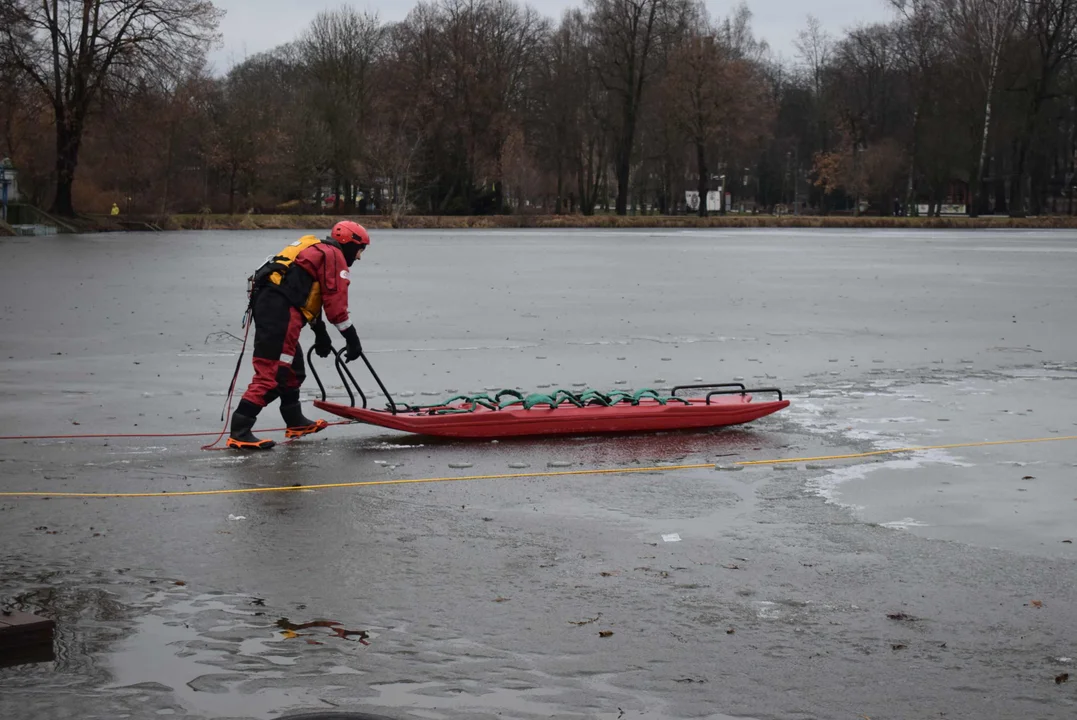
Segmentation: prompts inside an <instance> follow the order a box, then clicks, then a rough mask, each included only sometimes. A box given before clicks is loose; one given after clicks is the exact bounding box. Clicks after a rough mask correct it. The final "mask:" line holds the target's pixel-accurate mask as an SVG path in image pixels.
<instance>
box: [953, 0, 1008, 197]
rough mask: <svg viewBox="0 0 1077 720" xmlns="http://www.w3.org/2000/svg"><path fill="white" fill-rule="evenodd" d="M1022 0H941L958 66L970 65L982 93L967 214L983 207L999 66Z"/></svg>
mask: <svg viewBox="0 0 1077 720" xmlns="http://www.w3.org/2000/svg"><path fill="white" fill-rule="evenodd" d="M1022 2H1023V0H942V6H943V11H944V13H945V18H946V21H947V24H948V26H949V27H948V30H949V33H948V34H949V36H950V38H951V39H952V41H953V42H954V46H953V51H954V53H955V55H958V58H956V59H957V60H958V62H957V63H956V65H957V67H961V66H966V67H971V68H972V78H973V80H974V82H975V83H976V85H977V86H978V87H979V89H980V92H982V94H983V130H982V132H981V133H980V142H979V153H978V156H977V159H976V169H975V172H974V173H973V175H972V178H971V180H972V182H971V183H970V185H971V195H972V197H971V203H970V204H969V215H971V216H973V217H976V216H977V215H979V213H980V211H981V209H982V208H983V193H982V191H981V185H982V182H983V176H984V167H985V164H986V162H987V146H988V137H989V135H990V133H991V116H992V110H993V106H994V100H995V89H996V86H997V83H998V77H999V70H1000V67H1001V64H1002V59H1003V53H1004V51H1005V49H1006V46H1007V44H1009V43H1011V42H1012V40H1013V36H1014V31H1015V29H1016V26H1017V21H1018V18H1019V17H1020V14H1021V4H1022Z"/></svg>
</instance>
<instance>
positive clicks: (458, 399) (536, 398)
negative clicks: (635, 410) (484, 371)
mask: <svg viewBox="0 0 1077 720" xmlns="http://www.w3.org/2000/svg"><path fill="white" fill-rule="evenodd" d="M642 400H654V401H655V402H657V403H658V404H659V405H666V404H668V403H670V402H679V403H681V404H684V405H690V404H691V403H690V402H689V401H688V400H685V399H684V398H679V397H674V396H666V397H663V396H662V395H660V394H659V393H658V391H656V390H652V389H651V388H641V389H639V390H636V391H635V392H626V391H624V390H614V391H613V392H610V393H603V392H599V391H598V390H584V391H582V392H579V393H574V392H572V391H570V390H565V389H564V388H558V389H557V390H554V391H553V392H549V393H537V392H536V393H522V392H520V391H518V390H511V389H508V388H506V389H504V390H498V391H497V392H496V393H494V395H493V397H490V395H488V394H486V393H479V394H477V395H454V396H453V397H451V398H449V399H448V400H445V401H444V402H440V403H436V404H433V405H405V406H403V408H402V409H403V411H404V412H425V413H429V414H431V415H456V414H460V413H471V412H475V411H476V410H477V409H479V408H480V407H481V408H486V409H487V410H507V409H509V408H514V407H517V406H520V407H523V409H524V410H531V409H532V408H536V407H537V408H548V409H551V410H554V409H556V408H558V407H560V406H562V405H571V406H573V407H579V408H582V407H588V406H601V407H613V406H615V405H633V406H635V405H639V404H640V401H642ZM457 403H459V404H457Z"/></svg>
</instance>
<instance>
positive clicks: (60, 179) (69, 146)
mask: <svg viewBox="0 0 1077 720" xmlns="http://www.w3.org/2000/svg"><path fill="white" fill-rule="evenodd" d="M56 114H57V119H56V196H55V197H54V198H53V201H52V212H53V214H55V215H60V216H62V217H75V206H74V203H73V199H72V195H71V188H72V186H73V185H74V183H75V168H76V167H77V166H78V162H79V142H80V140H81V135H82V133H81V128H79V127H78V126H77V125H78V123H77V121H74V120H72V121H70V122H69V120H68V118H67V116H66V115H65V114H64V111H63V110H62V109H60V108H56Z"/></svg>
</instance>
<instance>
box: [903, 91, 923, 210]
mask: <svg viewBox="0 0 1077 720" xmlns="http://www.w3.org/2000/svg"><path fill="white" fill-rule="evenodd" d="M919 135H920V108H919V107H917V108H916V110H914V111H913V113H912V148H911V149H910V150H909V179H908V182H907V183H906V185H905V214H906V215H915V214H916V212H915V209H914V210H913V212H911V213H910V212H909V208H915V207H916V205H915V204H914V203H915V200H916V151H917V146H918V145H919V143H918V142H917V141H918V140H919Z"/></svg>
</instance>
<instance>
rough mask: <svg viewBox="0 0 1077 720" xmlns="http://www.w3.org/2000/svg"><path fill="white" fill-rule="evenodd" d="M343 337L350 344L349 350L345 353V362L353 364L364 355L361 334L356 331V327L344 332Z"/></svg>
mask: <svg viewBox="0 0 1077 720" xmlns="http://www.w3.org/2000/svg"><path fill="white" fill-rule="evenodd" d="M341 336H343V338H344V340H345V341H347V343H348V349H347V351H346V352H345V353H344V359H345V360H347V361H348V362H351V361H352V360H354V359H355V358H357V357H359V356H360V355H362V354H363V346H362V345H360V344H359V333H357V332H356V331H355V326H354V325H353V326H351V327H350V328H348V329H347V330H345V331H344V332H342V333H341Z"/></svg>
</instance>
